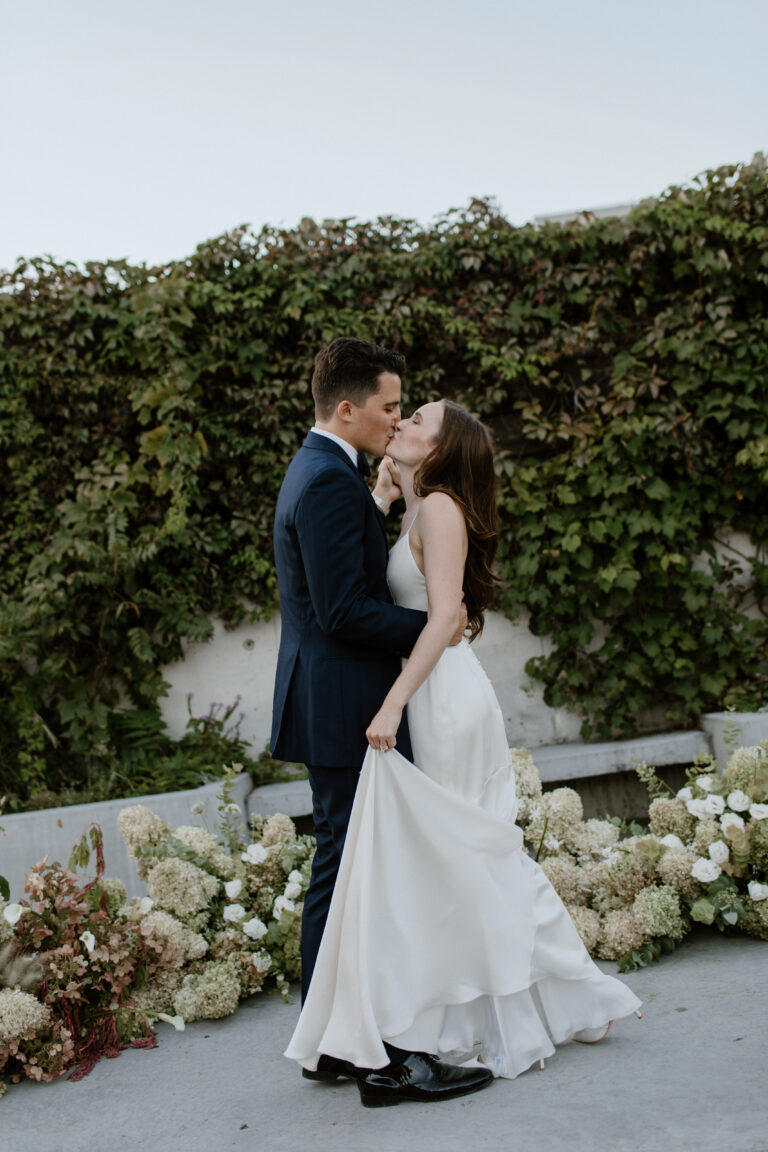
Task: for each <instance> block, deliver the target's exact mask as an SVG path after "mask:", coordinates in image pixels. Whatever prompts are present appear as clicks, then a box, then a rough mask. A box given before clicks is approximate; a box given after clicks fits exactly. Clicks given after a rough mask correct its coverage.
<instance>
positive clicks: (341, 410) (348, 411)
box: [336, 400, 355, 424]
mask: <svg viewBox="0 0 768 1152" xmlns="http://www.w3.org/2000/svg"><path fill="white" fill-rule="evenodd" d="M336 415H337V416H338V418H339V420H341V421H343V422H344V423H345V424H348V423H349V422H350V420H353V419H354V415H355V405H354V404H353V403H352V401H351V400H342V401H341V402H340V403H339V404H337V405H336Z"/></svg>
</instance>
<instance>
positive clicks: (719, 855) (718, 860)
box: [709, 840, 731, 864]
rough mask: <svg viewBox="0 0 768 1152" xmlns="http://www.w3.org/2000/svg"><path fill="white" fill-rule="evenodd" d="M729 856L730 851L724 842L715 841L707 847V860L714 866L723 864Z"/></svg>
mask: <svg viewBox="0 0 768 1152" xmlns="http://www.w3.org/2000/svg"><path fill="white" fill-rule="evenodd" d="M730 854H731V853H730V849H729V848H728V845H727V844H726V843H725V841H724V840H715V842H714V843H713V844H710V846H709V858H710V860H714V862H715V864H725V862H726V860H727V859H728V857H729V856H730Z"/></svg>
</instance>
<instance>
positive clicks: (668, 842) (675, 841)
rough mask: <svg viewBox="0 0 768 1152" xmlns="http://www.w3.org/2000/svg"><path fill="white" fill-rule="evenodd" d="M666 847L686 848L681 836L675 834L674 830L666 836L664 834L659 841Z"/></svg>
mask: <svg viewBox="0 0 768 1152" xmlns="http://www.w3.org/2000/svg"><path fill="white" fill-rule="evenodd" d="M659 843H660V844H663V845H664V847H665V848H685V844H683V842H682V840H681V839H680V837H679V836H675V834H674V832H668V833H667V835H666V836H662V838H661V840H660V841H659Z"/></svg>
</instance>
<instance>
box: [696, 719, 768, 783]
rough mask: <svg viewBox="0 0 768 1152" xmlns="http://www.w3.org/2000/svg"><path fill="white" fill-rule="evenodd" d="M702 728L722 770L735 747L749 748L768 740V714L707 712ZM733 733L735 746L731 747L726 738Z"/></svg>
mask: <svg viewBox="0 0 768 1152" xmlns="http://www.w3.org/2000/svg"><path fill="white" fill-rule="evenodd" d="M701 726H702V728H703V729H704V731H705V732H706V733H707V735H708V736H709V739H710V741H711V743H712V748H713V750H714V753H715V756H716V757H717V762H718V764H719V765H720V768H721V769H722V768H725V765H726V763H727V761H728V757H729V755H730V754H731V751H732V750H733V747H736V748H739V747H741V746H742V745H743V746H744V747H747V748H751V747H753V745H755V744H757V743H759V741H760V740H768V712H707V713H706V714H705V715H704V716H702V718H701ZM729 731H732V732H733V736H734V739H735V740H736V743H735V745H732V746H731V747H729V746H728V745H727V744H726V742H725V741H726V737H727V736H728V733H729Z"/></svg>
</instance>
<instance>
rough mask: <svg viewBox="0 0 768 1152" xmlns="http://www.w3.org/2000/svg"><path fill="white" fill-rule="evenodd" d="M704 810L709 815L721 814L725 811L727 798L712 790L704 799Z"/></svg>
mask: <svg viewBox="0 0 768 1152" xmlns="http://www.w3.org/2000/svg"><path fill="white" fill-rule="evenodd" d="M704 810H705V812H706V814H707V816H720V815H721V814H722V813H723V812H724V811H725V800H723V798H722V796H716V795H715V794H714V792H710V794H709V796H707V797H706V798H705V800H704Z"/></svg>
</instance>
